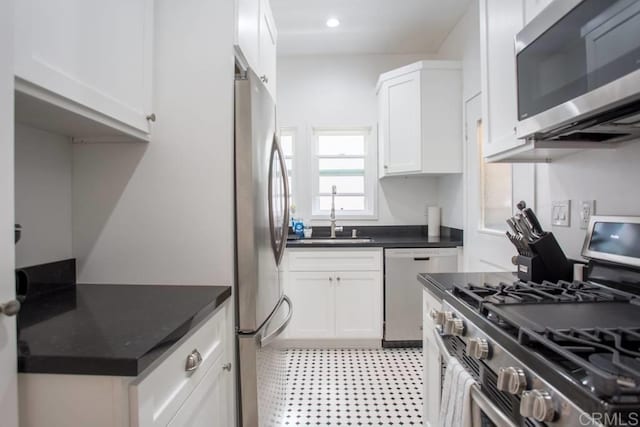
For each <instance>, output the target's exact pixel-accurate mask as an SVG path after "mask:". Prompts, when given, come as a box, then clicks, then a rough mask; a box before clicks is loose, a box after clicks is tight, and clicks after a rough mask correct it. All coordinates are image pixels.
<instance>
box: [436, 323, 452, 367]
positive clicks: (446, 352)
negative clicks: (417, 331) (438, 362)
mask: <svg viewBox="0 0 640 427" xmlns="http://www.w3.org/2000/svg"><path fill="white" fill-rule="evenodd" d="M433 335H434V336H435V339H436V346H437V347H438V352H440V355H441V356H442V358H443V359H444V360H443V362H444V363H445V364H447V363H448V362H449V360H451V358H452V357H453V356H452V355H451V353H449V350H447V347H445V345H444V341H443V340H442V336H441V335H440V328H439V327H438V326H436V327H435V328H433Z"/></svg>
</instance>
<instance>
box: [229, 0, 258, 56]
mask: <svg viewBox="0 0 640 427" xmlns="http://www.w3.org/2000/svg"><path fill="white" fill-rule="evenodd" d="M259 28H260V0H236V40H235V45H236V51H237V52H238V51H239V53H240V55H241V60H242V62H244V64H243V65H244V66H245V67H247V66H250V67H252V68H255V66H256V64H257V63H258V61H259V60H260V59H259V52H260V46H259V41H260V35H259V34H260V30H259Z"/></svg>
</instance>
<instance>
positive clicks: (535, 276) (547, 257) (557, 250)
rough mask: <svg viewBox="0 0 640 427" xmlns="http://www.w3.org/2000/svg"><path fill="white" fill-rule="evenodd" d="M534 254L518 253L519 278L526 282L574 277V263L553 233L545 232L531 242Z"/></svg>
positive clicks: (569, 279) (530, 245) (554, 280)
mask: <svg viewBox="0 0 640 427" xmlns="http://www.w3.org/2000/svg"><path fill="white" fill-rule="evenodd" d="M529 247H530V248H531V252H532V254H533V255H532V256H524V255H518V256H517V261H518V279H520V280H522V281H525V282H529V281H531V282H543V281H545V280H548V281H550V282H558V281H560V280H566V281H571V280H572V279H573V265H572V264H571V262H569V260H568V259H567V257H566V256H565V254H564V252H563V250H562V248H561V247H560V245H559V244H558V241H557V240H556V238H555V236H554V235H553V233H550V232H548V233H545V234H544V235H543V236H542V237H540V238H539V239H538V240H536V241H534V242H531V243H529Z"/></svg>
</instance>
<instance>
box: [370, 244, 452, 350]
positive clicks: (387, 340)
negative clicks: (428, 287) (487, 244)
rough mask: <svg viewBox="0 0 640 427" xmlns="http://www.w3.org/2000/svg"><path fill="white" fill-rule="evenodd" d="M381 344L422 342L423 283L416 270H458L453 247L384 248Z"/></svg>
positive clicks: (446, 271)
mask: <svg viewBox="0 0 640 427" xmlns="http://www.w3.org/2000/svg"><path fill="white" fill-rule="evenodd" d="M384 268H385V275H384V339H383V342H382V343H383V346H384V347H406V346H420V345H421V344H422V289H423V287H422V285H421V284H420V282H418V279H417V276H418V274H419V273H448V272H455V271H457V270H458V250H457V249H456V248H416V249H385V251H384Z"/></svg>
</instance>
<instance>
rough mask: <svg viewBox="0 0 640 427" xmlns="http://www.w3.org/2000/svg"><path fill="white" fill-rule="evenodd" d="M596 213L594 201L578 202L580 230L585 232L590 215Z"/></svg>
mask: <svg viewBox="0 0 640 427" xmlns="http://www.w3.org/2000/svg"><path fill="white" fill-rule="evenodd" d="M595 213H596V201H595V200H582V201H581V202H580V212H579V214H580V228H581V229H583V230H586V229H587V228H588V227H589V220H590V219H591V215H595Z"/></svg>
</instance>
